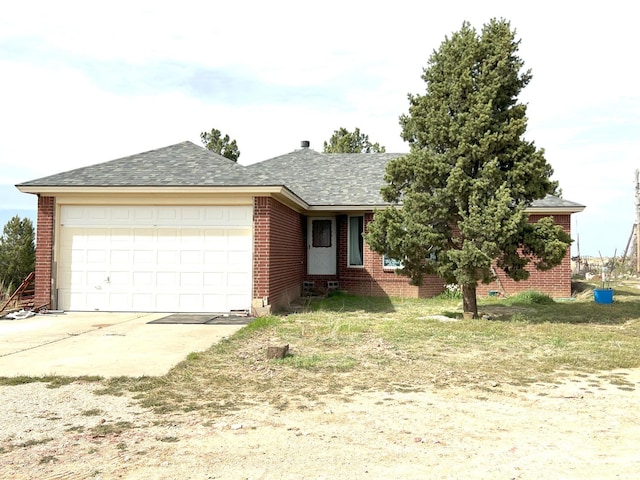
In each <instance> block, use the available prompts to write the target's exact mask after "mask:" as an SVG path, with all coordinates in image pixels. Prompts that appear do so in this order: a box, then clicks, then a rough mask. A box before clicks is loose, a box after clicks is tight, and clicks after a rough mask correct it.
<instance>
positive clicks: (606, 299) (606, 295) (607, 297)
mask: <svg viewBox="0 0 640 480" xmlns="http://www.w3.org/2000/svg"><path fill="white" fill-rule="evenodd" d="M593 299H594V300H595V301H596V303H603V304H608V303H613V289H612V288H596V289H595V290H594V291H593Z"/></svg>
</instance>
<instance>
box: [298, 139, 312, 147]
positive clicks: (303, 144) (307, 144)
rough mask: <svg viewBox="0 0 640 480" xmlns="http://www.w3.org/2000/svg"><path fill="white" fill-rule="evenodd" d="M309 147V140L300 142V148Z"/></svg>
mask: <svg viewBox="0 0 640 480" xmlns="http://www.w3.org/2000/svg"><path fill="white" fill-rule="evenodd" d="M309 145H310V143H309V140H302V141H301V142H300V146H301V147H302V148H309Z"/></svg>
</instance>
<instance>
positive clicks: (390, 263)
mask: <svg viewBox="0 0 640 480" xmlns="http://www.w3.org/2000/svg"><path fill="white" fill-rule="evenodd" d="M402 267H403V265H402V260H396V259H395V258H391V257H388V256H387V254H384V255H382V268H388V269H394V270H395V269H398V268H402Z"/></svg>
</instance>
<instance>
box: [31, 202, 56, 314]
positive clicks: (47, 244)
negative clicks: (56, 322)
mask: <svg viewBox="0 0 640 480" xmlns="http://www.w3.org/2000/svg"><path fill="white" fill-rule="evenodd" d="M55 200H56V199H55V198H54V197H43V196H38V220H37V224H36V225H37V229H36V290H35V298H34V304H35V306H36V307H41V306H47V307H52V306H53V305H52V304H51V301H52V298H51V281H52V273H53V239H54V229H55V208H56V202H55Z"/></svg>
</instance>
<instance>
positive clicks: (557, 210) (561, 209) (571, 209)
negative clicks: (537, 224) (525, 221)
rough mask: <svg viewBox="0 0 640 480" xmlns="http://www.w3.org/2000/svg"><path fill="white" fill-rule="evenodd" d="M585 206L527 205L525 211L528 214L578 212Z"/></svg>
mask: <svg viewBox="0 0 640 480" xmlns="http://www.w3.org/2000/svg"><path fill="white" fill-rule="evenodd" d="M585 208H586V207H585V206H584V205H572V206H565V207H527V208H526V209H525V212H527V213H528V214H550V215H553V214H554V213H555V214H560V215H562V214H567V213H569V214H570V213H579V212H582V211H583V210H584V209H585Z"/></svg>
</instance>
